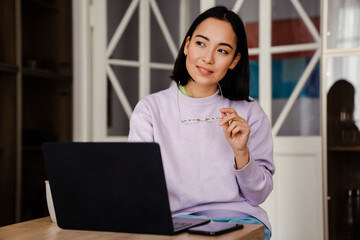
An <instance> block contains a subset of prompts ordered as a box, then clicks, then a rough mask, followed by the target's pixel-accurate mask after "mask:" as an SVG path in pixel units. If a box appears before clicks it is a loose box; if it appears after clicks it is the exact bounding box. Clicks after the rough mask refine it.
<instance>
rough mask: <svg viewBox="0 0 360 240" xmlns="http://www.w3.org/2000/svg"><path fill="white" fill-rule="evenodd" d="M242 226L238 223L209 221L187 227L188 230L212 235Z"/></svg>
mask: <svg viewBox="0 0 360 240" xmlns="http://www.w3.org/2000/svg"><path fill="white" fill-rule="evenodd" d="M243 227H244V225H242V224H240V223H226V222H210V223H208V224H205V225H201V226H198V227H192V228H189V229H188V232H189V233H195V234H203V235H210V236H214V235H219V234H222V233H227V232H230V231H233V230H236V229H241V228H243Z"/></svg>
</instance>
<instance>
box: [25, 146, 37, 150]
mask: <svg viewBox="0 0 360 240" xmlns="http://www.w3.org/2000/svg"><path fill="white" fill-rule="evenodd" d="M22 150H23V151H41V147H40V146H26V147H23V148H22Z"/></svg>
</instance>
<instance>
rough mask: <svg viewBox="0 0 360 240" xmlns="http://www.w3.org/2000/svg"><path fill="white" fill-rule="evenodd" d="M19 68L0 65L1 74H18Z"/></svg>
mask: <svg viewBox="0 0 360 240" xmlns="http://www.w3.org/2000/svg"><path fill="white" fill-rule="evenodd" d="M18 70H19V68H18V67H17V66H15V65H10V64H4V63H0V71H1V72H10V73H17V72H18Z"/></svg>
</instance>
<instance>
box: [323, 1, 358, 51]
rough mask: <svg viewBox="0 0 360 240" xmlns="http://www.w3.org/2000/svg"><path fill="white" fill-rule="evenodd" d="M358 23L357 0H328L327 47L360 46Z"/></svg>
mask: <svg viewBox="0 0 360 240" xmlns="http://www.w3.org/2000/svg"><path fill="white" fill-rule="evenodd" d="M359 23H360V1H359V0H329V2H328V19H327V28H328V31H327V47H328V48H356V47H360V27H359Z"/></svg>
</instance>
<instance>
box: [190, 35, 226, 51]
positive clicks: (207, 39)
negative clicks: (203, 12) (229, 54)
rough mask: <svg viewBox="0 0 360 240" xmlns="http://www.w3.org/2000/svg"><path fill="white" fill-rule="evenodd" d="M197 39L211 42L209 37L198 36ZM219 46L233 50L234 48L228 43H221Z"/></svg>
mask: <svg viewBox="0 0 360 240" xmlns="http://www.w3.org/2000/svg"><path fill="white" fill-rule="evenodd" d="M195 37H200V38H203V39H205V40H206V41H210V39H209V38H208V37H205V36H204V35H201V34H198V35H196V36H195ZM219 45H223V46H228V47H229V48H231V49H233V47H232V46H231V45H230V44H228V43H219Z"/></svg>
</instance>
